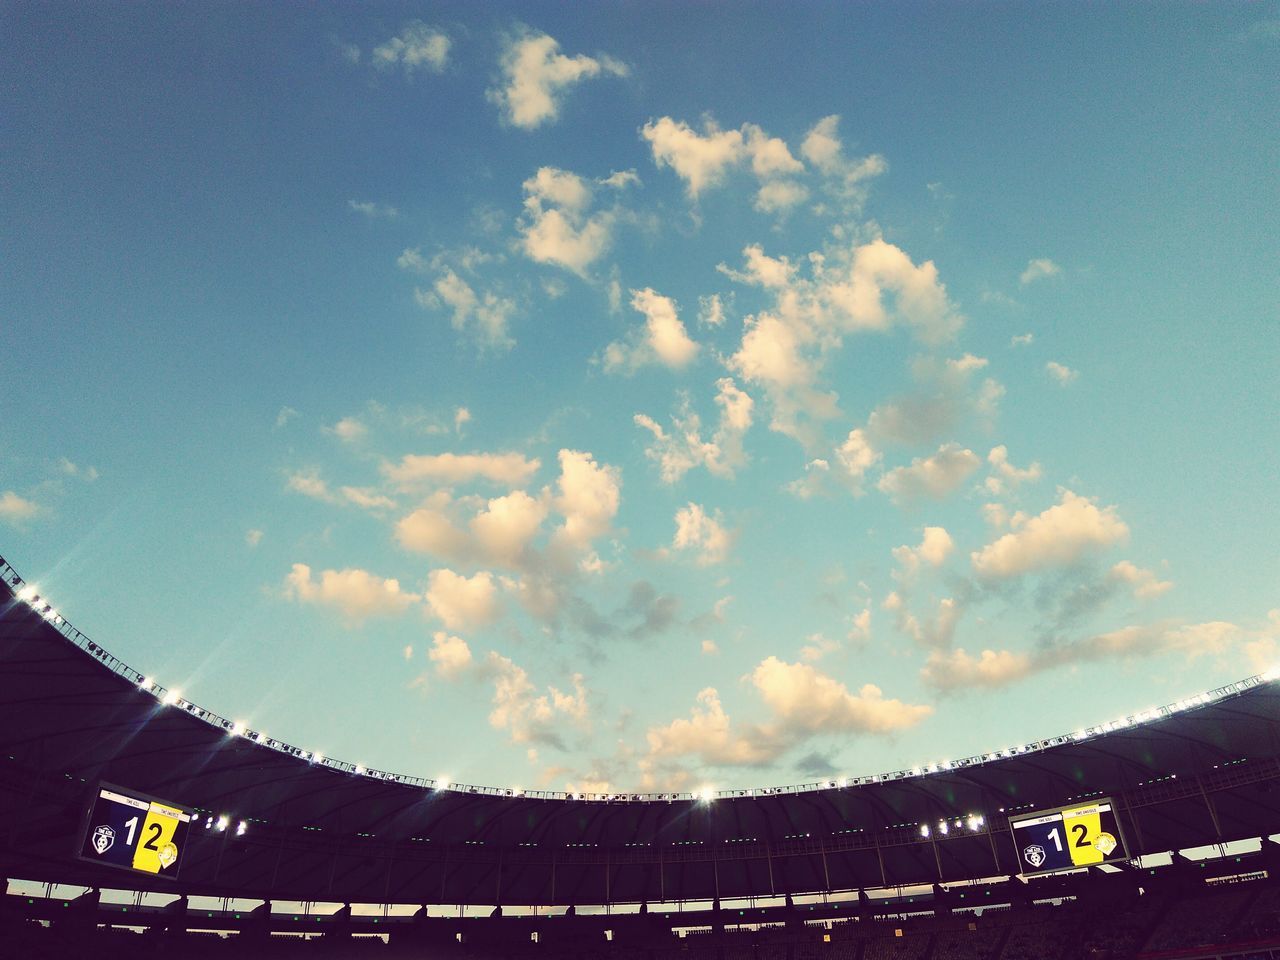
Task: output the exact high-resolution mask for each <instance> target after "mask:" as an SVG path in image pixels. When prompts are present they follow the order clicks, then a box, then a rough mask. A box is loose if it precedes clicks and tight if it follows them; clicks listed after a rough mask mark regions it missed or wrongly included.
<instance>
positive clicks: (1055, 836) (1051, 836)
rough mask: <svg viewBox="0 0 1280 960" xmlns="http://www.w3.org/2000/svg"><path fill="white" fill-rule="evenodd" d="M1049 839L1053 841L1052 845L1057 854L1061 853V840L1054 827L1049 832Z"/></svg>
mask: <svg viewBox="0 0 1280 960" xmlns="http://www.w3.org/2000/svg"><path fill="white" fill-rule="evenodd" d="M1049 839H1050V840H1052V841H1053V845H1054V846H1055V847H1057V848H1058V852H1059V853H1061V852H1062V838H1061V837H1060V836H1058V828H1057V827H1054V828H1053V829H1052V830H1050V831H1049Z"/></svg>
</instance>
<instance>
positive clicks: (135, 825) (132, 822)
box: [124, 817, 138, 847]
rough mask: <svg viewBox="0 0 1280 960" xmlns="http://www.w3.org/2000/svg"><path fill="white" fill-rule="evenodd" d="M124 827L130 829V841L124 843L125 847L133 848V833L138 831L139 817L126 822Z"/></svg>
mask: <svg viewBox="0 0 1280 960" xmlns="http://www.w3.org/2000/svg"><path fill="white" fill-rule="evenodd" d="M124 825H125V826H126V827H128V828H129V839H128V840H126V841H125V842H124V845H125V846H126V847H132V846H133V831H134V830H136V829H138V818H137V817H134V818H133V819H132V820H126V821H125V822H124Z"/></svg>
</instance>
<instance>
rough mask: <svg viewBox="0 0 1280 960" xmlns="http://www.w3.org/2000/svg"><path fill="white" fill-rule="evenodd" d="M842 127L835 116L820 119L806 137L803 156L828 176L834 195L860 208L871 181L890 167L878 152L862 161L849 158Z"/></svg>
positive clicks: (802, 150) (838, 118)
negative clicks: (843, 141)
mask: <svg viewBox="0 0 1280 960" xmlns="http://www.w3.org/2000/svg"><path fill="white" fill-rule="evenodd" d="M839 124H840V117H839V116H837V115H835V114H833V115H831V116H829V117H823V118H822V119H821V120H819V121H818V122H817V123H816V124H814V126H813V127H812V129H810V130H809V132H808V133H807V134H806V135H805V138H804V142H803V143H801V145H800V155H801V156H802V157H804V158H805V159H806V160H808V161H809V162H810V163H812V164H813V165H814V166H815V167H817V168H818V169H819V170H820V171H821V172H822V173H823V174H825V175H826V177H827V179H828V189H829V190H830V191H831V192H832V194H834V195H835V196H836V197H838V198H841V199H843V200H845V201H846V202H847V203H849V204H850V205H851V206H853V207H855V208H856V207H858V206H860V205H861V204H862V202H863V201H864V200H865V198H866V184H867V181H869V180H871V179H872V178H874V177H878V176H880V175H881V174H883V173H884V172H885V171H886V170H888V169H889V164H888V162H887V161H886V160H885V158H884V157H882V156H881V155H880V154H878V153H873V154H870V155H868V156H866V157H862V158H859V159H850V158H847V157H845V155H844V145H843V144H842V143H841V141H840V135H839V132H838V128H839Z"/></svg>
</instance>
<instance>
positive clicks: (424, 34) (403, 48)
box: [373, 20, 451, 73]
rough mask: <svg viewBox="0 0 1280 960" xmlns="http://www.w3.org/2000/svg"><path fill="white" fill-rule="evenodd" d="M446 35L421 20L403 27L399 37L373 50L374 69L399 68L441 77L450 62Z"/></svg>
mask: <svg viewBox="0 0 1280 960" xmlns="http://www.w3.org/2000/svg"><path fill="white" fill-rule="evenodd" d="M450 45H451V44H450V40H449V37H448V35H447V34H445V33H442V32H441V31H440V30H438V29H436V28H435V27H431V26H428V25H427V24H425V23H423V22H422V21H421V20H413V21H410V22H409V23H407V24H405V26H404V29H403V30H401V31H400V33H399V35H397V36H394V37H392V38H391V39H390V40H388V41H387V42H386V43H383V44H380V45H379V46H376V47H374V48H373V65H374V66H375V67H378V68H379V69H382V70H385V69H388V68H390V67H394V66H396V65H399V66H401V67H403V68H404V71H405V73H412V72H413V71H414V70H429V71H431V72H432V73H440V72H442V71H443V70H444V68H445V66H446V65H447V64H448V62H449V47H450Z"/></svg>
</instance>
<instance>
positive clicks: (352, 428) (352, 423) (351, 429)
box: [325, 417, 369, 443]
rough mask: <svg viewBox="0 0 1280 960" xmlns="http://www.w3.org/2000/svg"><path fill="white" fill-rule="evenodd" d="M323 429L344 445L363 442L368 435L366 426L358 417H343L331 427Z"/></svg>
mask: <svg viewBox="0 0 1280 960" xmlns="http://www.w3.org/2000/svg"><path fill="white" fill-rule="evenodd" d="M325 429H326V430H328V431H329V432H330V433H332V434H333V435H334V436H335V437H337V438H338V439H339V440H341V441H343V442H344V443H355V442H357V441H359V440H363V439H364V438H365V437H366V436H367V435H368V433H369V428H368V426H367V425H366V424H365V423H364V422H363V421H362V420H361V419H360V418H359V417H343V418H342V419H341V420H339V421H338V422H337V423H335V424H334V425H333V426H332V427H326V428H325Z"/></svg>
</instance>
